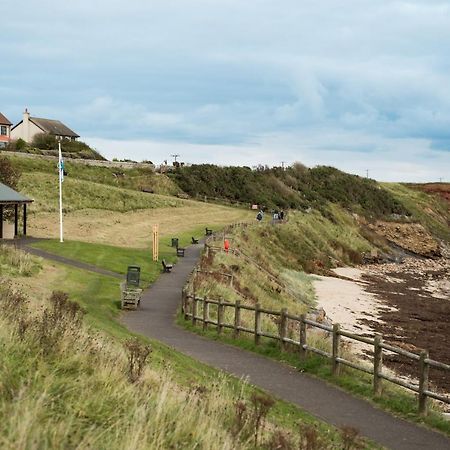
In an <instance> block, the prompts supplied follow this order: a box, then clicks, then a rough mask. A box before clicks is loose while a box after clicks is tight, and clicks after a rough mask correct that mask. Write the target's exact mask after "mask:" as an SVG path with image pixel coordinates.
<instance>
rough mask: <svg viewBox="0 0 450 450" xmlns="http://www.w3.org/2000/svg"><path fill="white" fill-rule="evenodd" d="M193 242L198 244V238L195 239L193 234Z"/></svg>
mask: <svg viewBox="0 0 450 450" xmlns="http://www.w3.org/2000/svg"><path fill="white" fill-rule="evenodd" d="M192 243H193V244H198V239H195V237H194V236H192Z"/></svg>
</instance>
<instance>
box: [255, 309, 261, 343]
mask: <svg viewBox="0 0 450 450" xmlns="http://www.w3.org/2000/svg"><path fill="white" fill-rule="evenodd" d="M259 309H260V304H259V303H257V304H256V305H255V345H259V341H260V335H259V333H260V332H261V311H260V310H259Z"/></svg>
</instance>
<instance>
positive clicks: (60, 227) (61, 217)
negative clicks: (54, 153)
mask: <svg viewBox="0 0 450 450" xmlns="http://www.w3.org/2000/svg"><path fill="white" fill-rule="evenodd" d="M58 150H59V163H58V169H59V170H58V172H59V242H64V237H63V215H62V213H63V208H62V179H63V176H64V175H63V174H64V166H63V165H62V164H63V162H62V154H61V142H59V143H58Z"/></svg>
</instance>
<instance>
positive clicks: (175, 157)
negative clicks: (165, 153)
mask: <svg viewBox="0 0 450 450" xmlns="http://www.w3.org/2000/svg"><path fill="white" fill-rule="evenodd" d="M170 156H171V157H172V158H173V159H174V162H177V158H179V157H180V156H181V155H178V154H177V155H170Z"/></svg>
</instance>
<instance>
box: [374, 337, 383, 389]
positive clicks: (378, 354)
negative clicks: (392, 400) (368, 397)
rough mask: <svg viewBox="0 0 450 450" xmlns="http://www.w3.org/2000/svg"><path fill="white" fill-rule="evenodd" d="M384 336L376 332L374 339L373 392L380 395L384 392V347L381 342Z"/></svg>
mask: <svg viewBox="0 0 450 450" xmlns="http://www.w3.org/2000/svg"><path fill="white" fill-rule="evenodd" d="M382 342H383V338H382V337H381V335H379V334H376V335H375V338H374V340H373V393H374V394H375V396H377V397H379V396H380V395H381V394H382V392H383V379H382V378H381V376H380V375H381V372H382V370H383V349H382V347H381V343H382Z"/></svg>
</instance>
